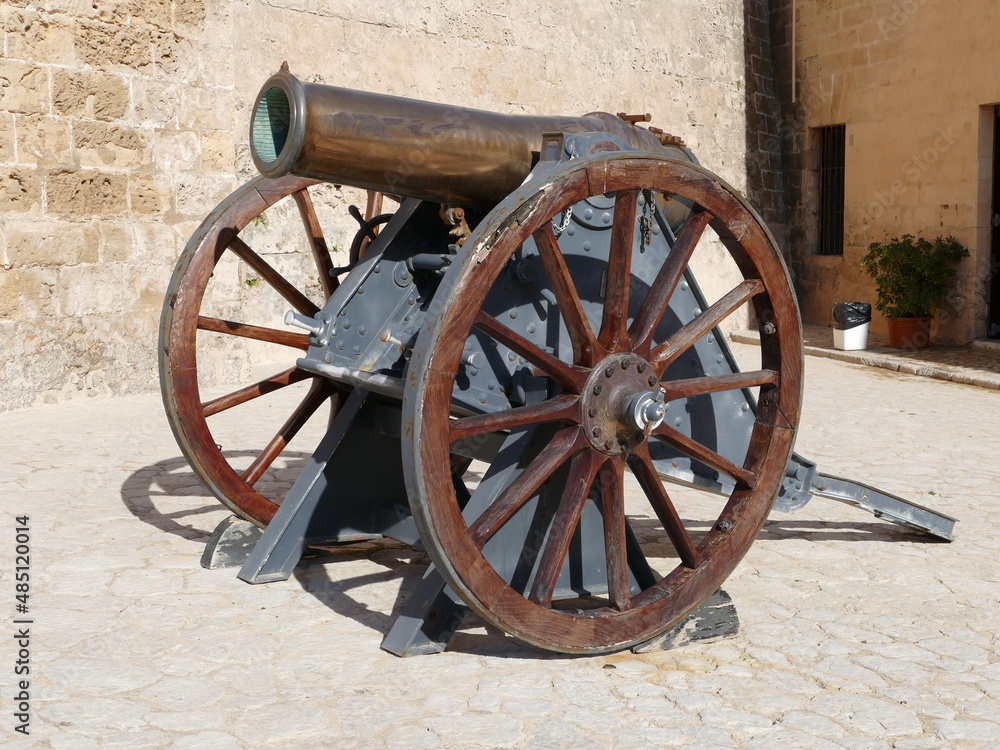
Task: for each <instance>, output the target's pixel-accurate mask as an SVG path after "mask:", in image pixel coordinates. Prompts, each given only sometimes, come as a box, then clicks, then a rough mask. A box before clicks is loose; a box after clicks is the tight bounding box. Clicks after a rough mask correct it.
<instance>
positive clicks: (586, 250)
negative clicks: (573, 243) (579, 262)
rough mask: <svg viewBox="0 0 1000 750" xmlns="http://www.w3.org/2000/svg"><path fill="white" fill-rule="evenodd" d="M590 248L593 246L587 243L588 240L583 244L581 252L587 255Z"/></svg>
mask: <svg viewBox="0 0 1000 750" xmlns="http://www.w3.org/2000/svg"><path fill="white" fill-rule="evenodd" d="M592 247H593V245H592V244H591V243H590V241H589V240H588V241H587V242H584V243H583V252H585V253H589V252H590V249H591V248H592Z"/></svg>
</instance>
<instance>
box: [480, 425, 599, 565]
mask: <svg viewBox="0 0 1000 750" xmlns="http://www.w3.org/2000/svg"><path fill="white" fill-rule="evenodd" d="M585 443H586V440H585V439H584V438H583V436H582V435H581V434H580V428H579V427H576V426H573V427H565V428H563V429H562V430H560V431H559V432H557V433H556V434H555V436H554V437H553V438H552V440H551V441H550V442H549V444H548V445H546V446H545V447H544V448H543V449H542V450H541V452H540V453H539V454H538V455H537V456H536V457H535V459H534V460H533V461H532V462H531V463H529V464H528V466H527V467H526V468H525V469H524V471H522V472H521V474H520V475H519V476H518V477H517V479H515V480H514V481H513V482H511V483H510V486H508V487H507V489H505V490H504V491H503V492H501V493H500V496H499V497H498V498H497V499H496V500H494V501H493V504H492V505H491V506H490V507H489V508H487V509H486V510H485V511H484V512H483V514H482V515H481V516H480V517H479V518H478V519H476V521H475V523H473V524H472V526H471V527H470V532H471V534H472V539H473V541H474V542H475V543H476V544H477V545H478V546H479V547H480V548H482V547H483V545H485V544H486V542H487V541H489V539H490V537H492V536H493V535H494V534H495V533H497V531H498V530H499V529H500V527H501V526H503V525H504V524H505V523H507V521H508V520H510V518H511V516H513V515H514V514H515V513H516V512H517V511H518V510H519V509H520V508H521V506H522V505H524V504H525V503H526V502H527V501H528V500H529V499H530V498H531V496H532V495H534V493H535V490H537V489H538V488H539V487H540V486H541V484H542V482H544V481H545V480H546V479H548V478H549V477H550V476H552V473H553V472H554V471H555V470H556V469H558V468H559V467H560V466H562V464H563V463H564V462H565V461H566V459H567V458H569V457H570V456H571V455H573V454H574V453H576V452H577V451H578V450H580V449H581V448H582V447H583V445H584V444H585Z"/></svg>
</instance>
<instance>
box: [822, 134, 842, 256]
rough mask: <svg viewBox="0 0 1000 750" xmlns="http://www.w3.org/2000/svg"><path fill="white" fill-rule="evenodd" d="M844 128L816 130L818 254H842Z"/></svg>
mask: <svg viewBox="0 0 1000 750" xmlns="http://www.w3.org/2000/svg"><path fill="white" fill-rule="evenodd" d="M846 130H847V128H846V126H844V125H830V126H829V127H825V128H820V129H819V142H820V158H819V254H820V255H843V254H844V141H845V136H846Z"/></svg>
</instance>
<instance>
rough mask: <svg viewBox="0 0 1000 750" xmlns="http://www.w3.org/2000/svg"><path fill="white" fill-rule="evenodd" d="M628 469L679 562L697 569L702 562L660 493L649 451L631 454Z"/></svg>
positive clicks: (662, 492)
mask: <svg viewBox="0 0 1000 750" xmlns="http://www.w3.org/2000/svg"><path fill="white" fill-rule="evenodd" d="M629 466H631V467H632V472H633V473H634V474H635V478H636V479H637V480H639V485H640V486H641V487H642V491H643V492H644V493H646V498H647V499H648V500H649V503H650V505H652V506H653V511H654V512H655V513H656V517H657V518H659V519H660V523H662V524H663V529H664V531H666V532H667V536H669V537H670V541H671V542H673V545H674V548H675V549H676V550H677V554H678V555H679V556H680V558H681V562H682V563H683V564H684V565H685V566H687V567H688V568H697V567H698V566H699V565H701V562H702V560H701V555H699V554H698V550H696V549H695V546H694V542H693V541H691V536H690V535H689V534H688V532H687V529H686V528H684V522H683V521H681V517H680V516H679V515H678V514H677V509H676V508H674V504H673V502H672V501H671V500H670V496H669V495H668V494H667V491H666V490H665V489H663V484H662V482H661V481H660V477H659V476H658V475H657V473H656V467H655V466H653V460H652V459H651V458H650V456H649V449H648V447H647V446H646V445H645V444H643V448H642V449H641V450H637V451H636V452H635V453H634V454H633V458H632V460H631V461H630V462H629Z"/></svg>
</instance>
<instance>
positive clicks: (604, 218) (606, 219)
mask: <svg viewBox="0 0 1000 750" xmlns="http://www.w3.org/2000/svg"><path fill="white" fill-rule="evenodd" d="M601 221H603V222H604V223H605V224H610V223H611V214H610V213H608V212H607V211H605V212H604V213H603V214H601Z"/></svg>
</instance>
